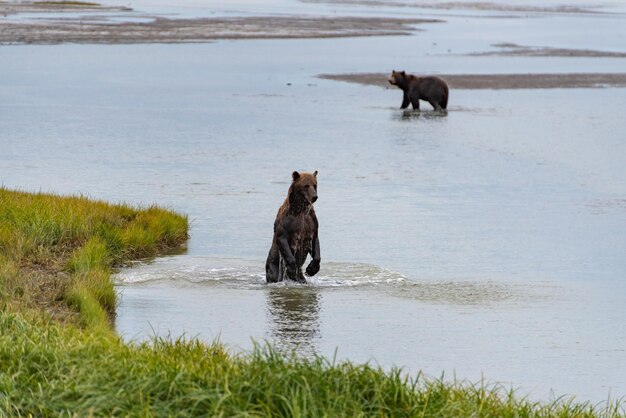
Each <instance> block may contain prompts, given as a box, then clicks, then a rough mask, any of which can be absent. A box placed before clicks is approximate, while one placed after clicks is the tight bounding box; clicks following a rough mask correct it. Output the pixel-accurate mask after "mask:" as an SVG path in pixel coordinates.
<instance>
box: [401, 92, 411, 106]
mask: <svg viewBox="0 0 626 418" xmlns="http://www.w3.org/2000/svg"><path fill="white" fill-rule="evenodd" d="M409 103H411V101H410V100H409V95H408V94H407V92H406V91H405V92H404V97H403V98H402V104H401V105H400V109H406V108H407V107H409Z"/></svg>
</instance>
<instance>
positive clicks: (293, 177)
mask: <svg viewBox="0 0 626 418" xmlns="http://www.w3.org/2000/svg"><path fill="white" fill-rule="evenodd" d="M291 178H292V179H293V181H296V180H298V179H299V178H300V173H298V172H297V171H294V172H293V173H291Z"/></svg>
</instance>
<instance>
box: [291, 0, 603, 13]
mask: <svg viewBox="0 0 626 418" xmlns="http://www.w3.org/2000/svg"><path fill="white" fill-rule="evenodd" d="M301 1H302V2H304V3H325V4H342V5H360V6H380V7H398V8H416V9H434V10H477V11H493V12H515V13H518V12H522V13H576V14H588V13H603V12H602V11H600V10H597V9H596V8H598V7H599V6H584V7H580V6H576V5H554V6H550V5H547V6H534V5H522V4H503V3H494V2H484V1H476V2H472V1H448V2H407V1H381V0H301Z"/></svg>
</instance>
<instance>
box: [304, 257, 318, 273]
mask: <svg viewBox="0 0 626 418" xmlns="http://www.w3.org/2000/svg"><path fill="white" fill-rule="evenodd" d="M319 271H320V262H319V261H318V260H315V259H313V260H311V262H310V263H309V265H308V266H307V268H306V274H307V275H308V276H309V277H312V276H315V275H316V274H317V273H318V272H319Z"/></svg>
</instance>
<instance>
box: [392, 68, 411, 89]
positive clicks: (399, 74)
mask: <svg viewBox="0 0 626 418" xmlns="http://www.w3.org/2000/svg"><path fill="white" fill-rule="evenodd" d="M407 79H408V77H407V75H406V72H405V71H396V70H393V71H392V72H391V76H390V77H389V84H392V85H394V86H398V87H400V88H402V87H404V86H405V85H406V82H407Z"/></svg>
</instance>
